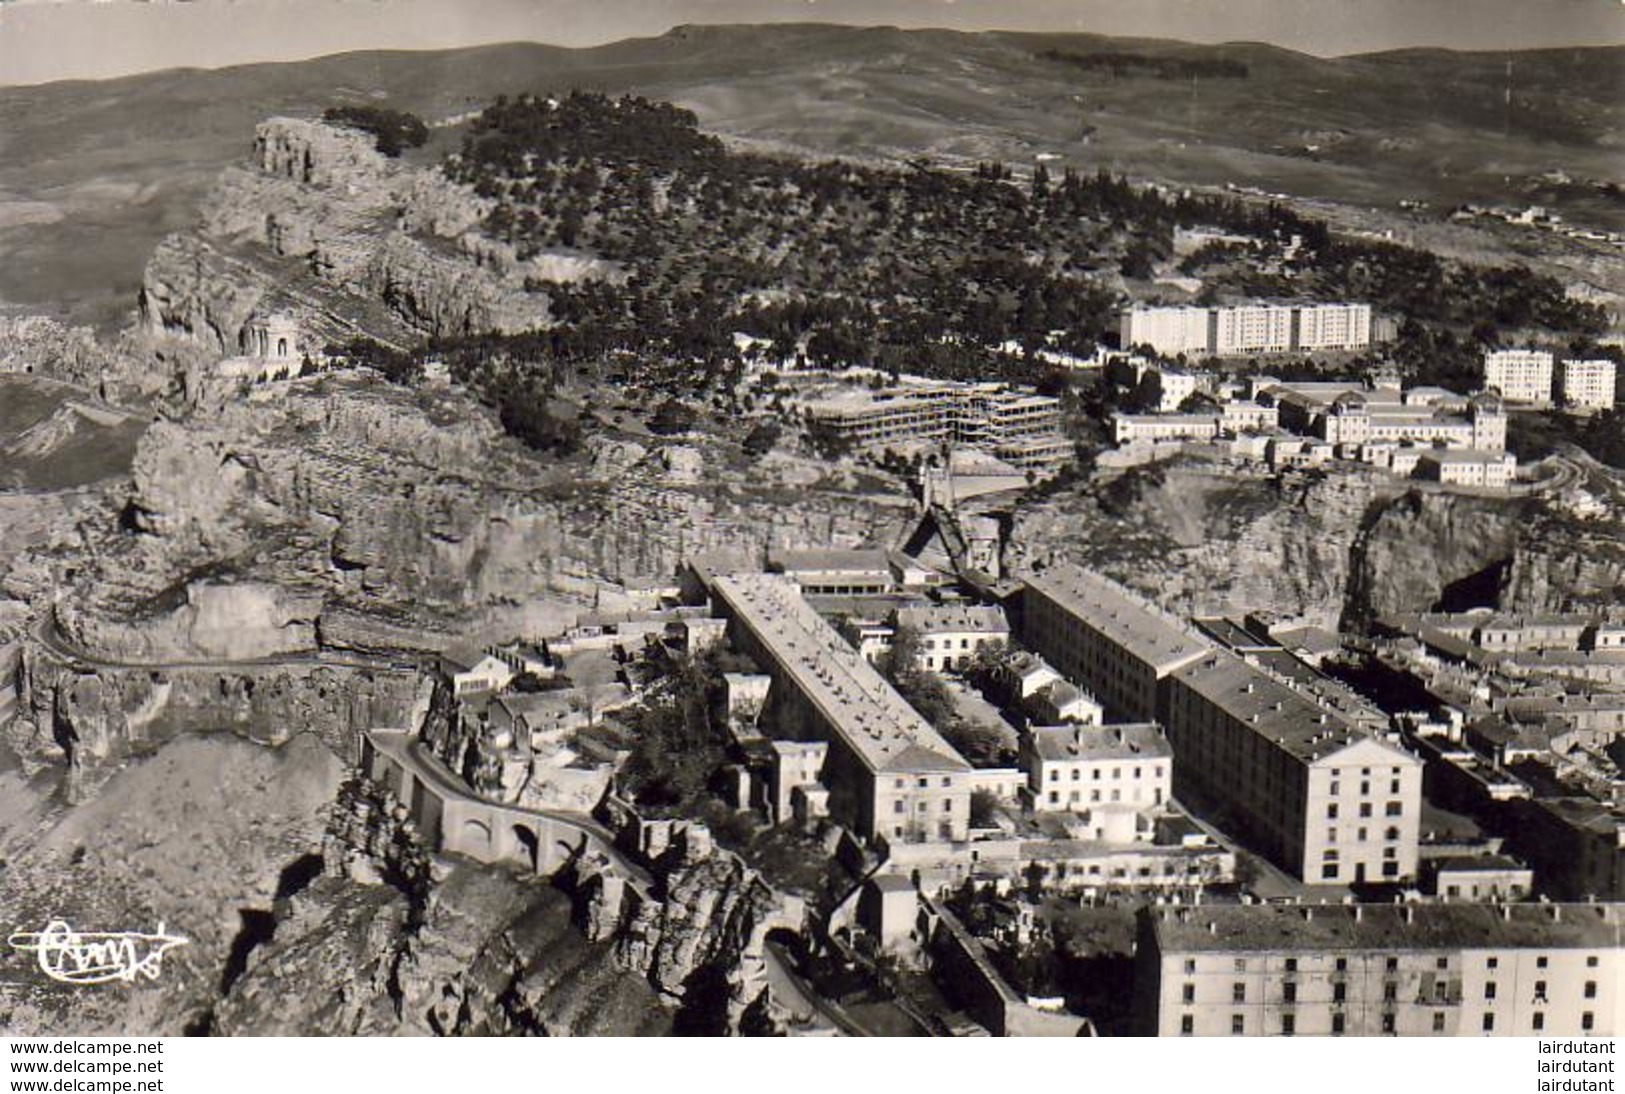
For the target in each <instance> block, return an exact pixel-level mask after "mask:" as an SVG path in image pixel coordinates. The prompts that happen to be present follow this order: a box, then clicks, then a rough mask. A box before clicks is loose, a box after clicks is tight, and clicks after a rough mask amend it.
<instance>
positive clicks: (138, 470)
mask: <svg viewBox="0 0 1625 1094" xmlns="http://www.w3.org/2000/svg"><path fill="white" fill-rule="evenodd" d="M437 400H438V401H437ZM648 478H649V477H648V476H643V475H637V476H626V475H619V476H616V475H610V476H606V477H605V478H604V479H597V478H583V477H582V476H581V474H580V469H579V468H577V467H575V466H574V465H559V466H547V465H539V464H538V463H536V462H535V461H534V460H533V459H531V458H530V457H528V456H526V455H524V454H522V453H521V452H520V451H519V450H518V449H517V448H516V447H515V446H514V445H513V444H512V443H511V442H509V441H507V440H506V439H504V438H501V437H500V436H499V435H498V432H497V429H496V427H495V425H494V424H493V423H492V422H491V420H490V418H489V416H488V415H487V414H485V413H484V412H483V411H480V410H479V409H478V408H476V407H474V406H473V405H472V404H471V403H470V402H469V401H467V400H466V398H464V397H461V396H458V395H455V394H451V393H444V394H442V395H440V396H433V395H427V394H420V395H411V394H408V393H406V392H403V391H401V390H399V389H392V388H389V387H387V386H386V385H376V386H369V385H368V384H367V383H366V382H364V381H360V380H337V381H334V382H331V383H325V384H321V385H312V386H303V387H301V388H300V389H298V390H296V391H292V392H289V393H288V395H287V396H286V397H285V398H284V399H282V400H280V401H279V402H278V403H276V404H275V405H270V406H252V407H248V406H233V407H230V408H228V409H227V410H226V411H224V412H223V413H222V414H221V415H220V416H219V417H218V418H217V419H216V420H215V421H214V422H212V423H209V424H202V423H192V424H186V425H179V424H170V423H165V424H161V425H159V426H156V427H154V428H153V429H152V430H150V431H149V433H148V435H147V436H146V437H145V438H144V440H143V442H142V446H141V450H140V452H139V453H138V455H137V458H136V461H135V489H134V493H133V496H132V498H131V506H130V512H131V513H132V515H133V519H134V521H135V523H136V524H137V526H138V527H139V528H140V529H142V530H143V531H145V532H147V533H148V535H145V536H138V537H135V538H134V539H130V538H128V537H127V538H125V539H123V540H119V541H117V542H115V543H112V544H110V545H109V546H108V548H107V550H108V551H109V552H111V555H110V558H111V557H117V558H119V559H121V560H123V561H124V562H125V564H124V565H123V566H121V567H120V568H119V573H118V574H114V573H111V572H109V573H106V574H104V575H102V576H103V582H102V584H101V585H99V586H98V588H100V589H101V590H103V591H102V592H101V593H97V592H96V590H94V589H92V590H88V592H90V594H91V596H92V597H93V598H96V597H100V599H102V600H104V601H105V600H107V599H108V596H107V594H106V589H108V588H112V587H119V586H126V587H131V583H132V582H134V581H136V580H137V579H139V580H140V582H141V585H140V588H141V589H145V592H144V593H142V594H141V596H142V597H153V596H158V595H159V594H161V593H164V592H165V590H166V589H168V588H170V587H171V584H172V583H173V582H175V581H176V580H177V579H179V578H180V577H181V575H182V574H183V573H185V572H186V569H196V568H201V567H206V566H209V565H211V563H214V562H218V561H219V560H223V559H238V560H242V565H244V566H245V567H246V566H247V565H248V563H247V561H246V560H248V559H253V560H254V562H253V565H252V567H251V569H252V572H253V573H254V574H255V576H256V577H257V578H260V579H266V578H268V577H274V578H285V579H287V580H289V581H292V582H295V583H301V584H311V583H315V584H318V585H320V586H322V587H325V588H326V589H327V591H328V596H329V601H330V602H332V603H350V604H371V605H373V606H375V607H379V608H385V607H388V606H390V605H394V606H399V607H405V608H409V609H410V610H411V611H414V612H417V611H426V610H443V611H447V612H463V611H467V610H469V609H479V608H484V607H494V606H499V605H503V604H513V603H520V602H523V601H525V600H526V599H528V598H538V597H541V598H546V597H558V596H560V595H564V596H584V595H586V594H588V593H589V592H590V591H591V590H592V589H593V588H594V587H595V585H596V584H597V583H598V582H599V581H603V580H622V579H626V578H631V577H636V576H647V575H655V574H669V573H672V572H673V571H674V570H675V569H676V567H677V566H678V565H679V564H680V563H681V561H682V559H683V558H684V557H685V556H686V555H688V554H690V553H692V552H695V551H701V550H707V549H712V548H716V547H724V546H727V547H753V546H755V547H766V546H769V545H825V544H831V545H838V546H844V545H857V544H860V543H864V542H891V541H892V540H893V539H895V537H896V535H897V533H898V532H899V530H900V529H901V528H902V526H903V525H904V524H905V522H906V521H907V520H908V519H909V517H910V509H909V505H908V503H907V502H906V500H904V499H903V498H901V497H881V496H867V497H851V496H843V495H840V494H834V493H827V494H826V493H819V492H817V491H805V492H802V493H799V494H797V495H794V496H792V497H789V498H786V497H785V495H784V492H783V491H782V490H779V489H777V488H776V487H775V486H774V485H773V483H772V482H771V481H763V482H760V483H757V482H754V481H752V480H751V478H750V477H749V476H743V477H741V478H740V479H739V480H738V481H735V482H731V483H729V484H728V485H725V486H716V487H711V486H704V485H701V486H693V487H686V488H684V487H675V486H670V485H667V484H665V483H662V482H659V481H654V482H651V481H648ZM277 551H280V552H281V553H280V554H275V552H277ZM132 555H133V556H136V557H132ZM273 555H275V557H272V556H273ZM138 559H139V561H138ZM183 566H184V567H185V568H186V569H183V568H182V567H183ZM177 571H178V572H177ZM166 575H168V576H166ZM136 591H138V590H136V589H135V588H134V587H132V592H131V593H130V595H129V596H128V597H118V598H113V599H114V602H115V605H117V604H121V603H125V602H128V601H129V600H131V599H137V600H139V599H141V597H137V596H136Z"/></svg>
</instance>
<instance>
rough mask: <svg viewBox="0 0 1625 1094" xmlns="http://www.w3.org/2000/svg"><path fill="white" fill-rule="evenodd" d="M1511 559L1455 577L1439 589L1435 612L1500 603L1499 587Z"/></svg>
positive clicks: (1510, 564) (1458, 610)
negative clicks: (1464, 575)
mask: <svg viewBox="0 0 1625 1094" xmlns="http://www.w3.org/2000/svg"><path fill="white" fill-rule="evenodd" d="M1511 566H1512V559H1510V558H1503V559H1500V560H1498V561H1496V562H1492V563H1490V564H1489V565H1488V566H1486V567H1484V568H1483V569H1482V570H1478V571H1476V572H1474V573H1471V574H1468V575H1467V576H1466V577H1462V578H1457V579H1456V580H1455V581H1452V582H1450V583H1449V584H1447V585H1446V586H1445V587H1444V588H1443V589H1441V590H1439V600H1438V602H1437V603H1435V604H1434V605H1433V610H1434V611H1436V612H1465V611H1468V610H1470V609H1472V608H1494V607H1497V606H1498V605H1499V603H1500V598H1501V587H1502V584H1503V583H1504V582H1505V580H1506V574H1507V570H1508V569H1509V568H1510V567H1511Z"/></svg>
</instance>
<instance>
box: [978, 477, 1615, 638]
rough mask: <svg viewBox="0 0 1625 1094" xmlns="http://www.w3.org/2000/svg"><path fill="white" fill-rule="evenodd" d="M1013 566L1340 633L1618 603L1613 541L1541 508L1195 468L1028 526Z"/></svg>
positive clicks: (1016, 536) (1114, 489) (1020, 527)
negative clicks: (1047, 564) (1463, 613)
mask: <svg viewBox="0 0 1625 1094" xmlns="http://www.w3.org/2000/svg"><path fill="white" fill-rule="evenodd" d="M1008 555H1009V560H1010V561H1012V562H1014V563H1015V564H1016V565H1017V566H1020V565H1023V564H1026V563H1029V562H1031V561H1034V560H1043V559H1049V558H1056V557H1064V558H1071V559H1073V560H1075V561H1078V562H1080V563H1082V564H1084V565H1087V566H1093V567H1095V568H1098V569H1100V570H1102V571H1104V572H1106V573H1109V574H1111V575H1112V576H1114V577H1116V578H1118V579H1119V580H1121V581H1123V582H1125V583H1126V584H1128V585H1131V586H1133V587H1135V588H1138V589H1140V590H1141V591H1143V592H1145V593H1147V594H1148V595H1151V596H1153V597H1155V598H1157V599H1158V600H1159V601H1160V602H1162V603H1163V604H1164V605H1166V606H1167V607H1170V608H1172V609H1174V610H1176V611H1180V612H1183V613H1190V614H1207V613H1213V614H1218V613H1228V614H1238V613H1243V612H1247V611H1255V610H1263V611H1271V612H1275V613H1278V614H1281V615H1284V616H1289V617H1303V618H1307V619H1311V620H1315V621H1318V622H1319V623H1320V624H1321V625H1324V626H1328V627H1335V626H1336V625H1337V624H1338V623H1339V621H1344V622H1348V623H1353V624H1359V623H1361V622H1364V621H1367V620H1370V619H1372V618H1373V617H1375V616H1376V615H1377V614H1380V613H1382V612H1386V611H1427V610H1430V609H1432V608H1434V607H1435V606H1436V605H1439V604H1441V603H1449V604H1452V605H1456V606H1470V605H1473V604H1491V605H1499V606H1500V607H1503V608H1506V609H1508V610H1514V611H1534V610H1546V609H1558V608H1563V607H1571V606H1577V605H1584V604H1587V603H1595V602H1597V600H1598V599H1606V600H1613V599H1617V598H1618V596H1619V589H1620V588H1621V586H1622V584H1625V550H1622V549H1621V548H1620V546H1619V541H1618V536H1617V534H1616V526H1615V525H1613V524H1610V523H1606V522H1594V523H1591V524H1584V523H1579V522H1576V521H1574V520H1573V519H1571V518H1569V517H1567V516H1565V515H1564V514H1563V513H1562V512H1561V511H1560V510H1559V509H1558V508H1556V507H1555V506H1553V505H1550V504H1548V503H1547V502H1546V501H1545V500H1543V499H1541V498H1539V497H1508V498H1492V497H1477V496H1467V495H1461V494H1451V493H1444V492H1439V491H1436V490H1426V489H1421V488H1416V487H1414V486H1412V485H1411V484H1408V483H1405V482H1403V481H1401V480H1395V479H1392V478H1390V477H1388V476H1386V475H1382V474H1379V473H1376V472H1366V471H1353V470H1340V471H1339V472H1338V473H1337V474H1322V473H1318V472H1311V473H1290V474H1288V475H1284V476H1264V475H1259V474H1257V473H1256V472H1238V471H1237V470H1236V469H1233V468H1230V467H1227V466H1223V465H1219V464H1213V463H1209V462H1204V461H1200V460H1194V459H1186V460H1179V461H1173V462H1169V463H1164V464H1157V465H1152V466H1150V467H1145V468H1136V469H1133V470H1130V471H1126V472H1112V473H1103V474H1099V475H1097V476H1096V477H1095V478H1094V479H1092V480H1091V481H1090V482H1088V483H1087V484H1086V485H1085V486H1083V487H1081V488H1075V489H1072V490H1069V491H1066V492H1064V493H1062V494H1061V495H1059V496H1057V497H1055V498H1052V499H1049V500H1048V501H1045V502H1043V503H1041V504H1038V505H1035V506H1031V507H1029V508H1025V509H1023V510H1022V511H1021V512H1020V513H1018V515H1017V517H1016V521H1015V526H1014V529H1013V532H1012V536H1011V544H1010V548H1009V551H1008Z"/></svg>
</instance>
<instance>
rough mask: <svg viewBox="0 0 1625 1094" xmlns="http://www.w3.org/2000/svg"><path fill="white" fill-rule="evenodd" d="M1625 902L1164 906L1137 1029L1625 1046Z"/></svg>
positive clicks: (1140, 991)
mask: <svg viewBox="0 0 1625 1094" xmlns="http://www.w3.org/2000/svg"><path fill="white" fill-rule="evenodd" d="M1622 912H1625V905H1619V904H1460V903H1456V904H1318V905H1315V904H1297V905H1282V904H1242V905H1197V906H1194V907H1161V908H1150V909H1146V910H1145V911H1143V912H1142V913H1141V915H1140V930H1139V944H1138V946H1137V947H1136V958H1135V960H1136V962H1137V968H1136V970H1135V977H1134V981H1135V1019H1134V1024H1135V1032H1136V1033H1139V1034H1142V1035H1158V1036H1174V1037H1177V1036H1198V1037H1204V1036H1225V1037H1229V1036H1238V1037H1260V1036H1277V1037H1278V1036H1283V1035H1284V1036H1292V1035H1294V1034H1296V1035H1300V1036H1321V1037H1324V1036H1328V1035H1330V1036H1334V1037H1335V1036H1350V1037H1357V1036H1382V1035H1388V1036H1401V1037H1404V1036H1429V1037H1450V1036H1459V1037H1489V1036H1500V1037H1507V1036H1510V1037H1539V1036H1547V1037H1554V1036H1561V1037H1616V1036H1618V1035H1619V1034H1620V1031H1621V1028H1622V1026H1625V1021H1622V1006H1625V992H1622V990H1621V987H1622V985H1625V968H1622V967H1621V966H1622V958H1625V948H1622V947H1621V940H1622V939H1625V916H1622Z"/></svg>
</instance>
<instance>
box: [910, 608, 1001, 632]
mask: <svg viewBox="0 0 1625 1094" xmlns="http://www.w3.org/2000/svg"><path fill="white" fill-rule="evenodd" d="M897 625H898V626H900V627H913V628H914V629H915V630H917V631H920V632H921V633H922V634H941V633H943V632H945V631H951V632H953V633H955V634H958V633H960V632H967V633H976V634H1009V633H1010V621H1009V620H1008V619H1006V618H1005V615H1004V609H1003V608H993V607H986V606H984V605H980V604H928V605H921V606H919V607H909V608H898V609H897Z"/></svg>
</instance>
